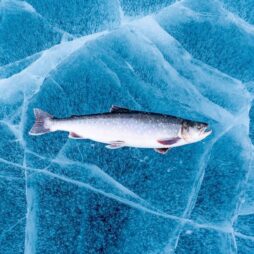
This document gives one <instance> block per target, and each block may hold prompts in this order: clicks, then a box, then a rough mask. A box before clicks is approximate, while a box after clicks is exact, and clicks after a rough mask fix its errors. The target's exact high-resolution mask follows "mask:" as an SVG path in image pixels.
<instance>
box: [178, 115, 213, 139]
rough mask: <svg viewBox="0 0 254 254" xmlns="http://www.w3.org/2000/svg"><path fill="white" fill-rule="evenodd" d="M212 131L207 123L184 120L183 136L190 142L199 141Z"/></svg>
mask: <svg viewBox="0 0 254 254" xmlns="http://www.w3.org/2000/svg"><path fill="white" fill-rule="evenodd" d="M211 133H212V130H209V126H208V124H207V123H203V122H195V121H189V120H184V121H183V122H182V128H181V135H180V136H181V137H182V138H183V139H184V140H185V141H186V142H188V143H193V142H198V141H200V140H202V139H204V138H206V137H207V136H209V135H210V134H211Z"/></svg>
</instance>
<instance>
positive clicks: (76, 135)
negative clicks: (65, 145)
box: [68, 132, 84, 139]
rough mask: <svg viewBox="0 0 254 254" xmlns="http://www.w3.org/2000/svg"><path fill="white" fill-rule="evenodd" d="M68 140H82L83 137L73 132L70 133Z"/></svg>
mask: <svg viewBox="0 0 254 254" xmlns="http://www.w3.org/2000/svg"><path fill="white" fill-rule="evenodd" d="M68 138H73V139H84V137H82V136H80V135H78V134H77V133H75V132H70V133H69V136H68Z"/></svg>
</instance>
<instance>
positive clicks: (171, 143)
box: [158, 137, 181, 146]
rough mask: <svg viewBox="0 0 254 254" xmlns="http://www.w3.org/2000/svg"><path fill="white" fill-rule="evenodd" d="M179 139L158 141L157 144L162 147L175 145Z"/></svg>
mask: <svg viewBox="0 0 254 254" xmlns="http://www.w3.org/2000/svg"><path fill="white" fill-rule="evenodd" d="M180 139H181V138H179V137H176V138H171V139H159V140H158V143H160V144H162V145H165V146H167V145H173V144H176V143H177V142H178V141H179V140H180Z"/></svg>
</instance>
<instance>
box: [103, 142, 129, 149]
mask: <svg viewBox="0 0 254 254" xmlns="http://www.w3.org/2000/svg"><path fill="white" fill-rule="evenodd" d="M124 145H125V142H124V141H113V142H111V143H110V144H108V145H106V148H108V149H118V148H121V147H123V146H124Z"/></svg>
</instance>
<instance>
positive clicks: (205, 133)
mask: <svg viewBox="0 0 254 254" xmlns="http://www.w3.org/2000/svg"><path fill="white" fill-rule="evenodd" d="M212 132H213V131H212V130H211V129H210V128H209V127H208V126H206V127H204V128H203V129H202V130H201V133H200V134H201V136H202V138H206V137H207V136H209V135H210V134H212Z"/></svg>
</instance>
